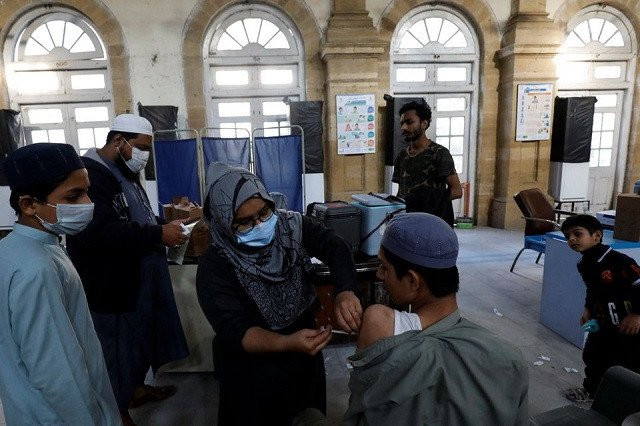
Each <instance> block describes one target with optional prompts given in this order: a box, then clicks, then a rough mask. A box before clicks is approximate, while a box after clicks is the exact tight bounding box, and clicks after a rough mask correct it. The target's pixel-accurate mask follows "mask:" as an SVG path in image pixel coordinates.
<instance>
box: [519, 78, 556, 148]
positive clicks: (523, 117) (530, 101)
mask: <svg viewBox="0 0 640 426" xmlns="http://www.w3.org/2000/svg"><path fill="white" fill-rule="evenodd" d="M552 93H553V84H551V83H541V84H519V85H518V105H517V122H516V140H517V141H542V140H547V139H549V136H550V134H551V102H552V100H553V99H552Z"/></svg>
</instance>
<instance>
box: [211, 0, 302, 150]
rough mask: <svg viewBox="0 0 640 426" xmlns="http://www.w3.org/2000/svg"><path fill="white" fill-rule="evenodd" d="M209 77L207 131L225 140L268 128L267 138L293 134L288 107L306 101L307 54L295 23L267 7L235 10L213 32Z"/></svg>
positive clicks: (218, 20)
mask: <svg viewBox="0 0 640 426" xmlns="http://www.w3.org/2000/svg"><path fill="white" fill-rule="evenodd" d="M203 56H204V76H205V94H206V102H207V104H206V105H207V126H209V127H219V128H222V129H224V130H223V131H222V132H221V135H222V136H223V137H243V136H246V135H247V133H246V132H244V131H237V130H236V129H246V130H247V131H248V132H249V133H251V131H252V130H253V129H256V128H262V127H268V128H273V129H271V130H267V131H265V133H264V134H265V135H266V136H277V135H280V134H289V130H288V129H279V127H282V126H288V125H289V106H288V105H287V104H286V102H284V101H283V99H285V98H287V99H289V100H291V101H296V100H303V99H304V48H303V46H302V38H301V36H300V34H299V33H298V29H297V28H296V27H295V25H294V23H293V22H292V21H291V20H290V19H289V18H288V17H287V16H285V15H284V14H283V13H281V12H280V11H278V10H276V9H274V8H271V7H268V6H263V5H255V4H253V5H242V6H236V7H231V8H229V9H228V10H227V11H225V13H223V14H222V15H221V16H220V17H219V18H218V19H217V20H216V21H215V22H214V23H213V24H212V25H211V27H210V28H209V32H208V35H207V37H206V38H205V45H204V48H203Z"/></svg>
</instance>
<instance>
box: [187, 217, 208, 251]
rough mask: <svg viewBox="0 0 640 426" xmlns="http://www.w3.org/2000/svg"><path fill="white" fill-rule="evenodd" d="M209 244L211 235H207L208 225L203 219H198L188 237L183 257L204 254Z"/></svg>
mask: <svg viewBox="0 0 640 426" xmlns="http://www.w3.org/2000/svg"><path fill="white" fill-rule="evenodd" d="M209 244H211V234H210V233H209V225H207V222H205V221H204V219H200V221H199V222H198V223H196V224H195V226H194V227H193V230H192V231H191V236H190V237H189V244H188V245H187V251H186V252H185V256H196V257H198V256H200V255H202V253H204V252H205V250H206V249H207V247H209Z"/></svg>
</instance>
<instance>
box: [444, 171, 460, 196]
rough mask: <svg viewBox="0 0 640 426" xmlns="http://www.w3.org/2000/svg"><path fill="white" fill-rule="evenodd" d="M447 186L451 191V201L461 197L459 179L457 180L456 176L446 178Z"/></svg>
mask: <svg viewBox="0 0 640 426" xmlns="http://www.w3.org/2000/svg"><path fill="white" fill-rule="evenodd" d="M447 185H449V189H451V199H452V200H456V199H458V198H461V197H462V186H461V185H460V179H458V175H457V174H454V175H449V176H447Z"/></svg>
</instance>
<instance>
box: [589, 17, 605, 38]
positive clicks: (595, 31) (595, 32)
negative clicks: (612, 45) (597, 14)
mask: <svg viewBox="0 0 640 426" xmlns="http://www.w3.org/2000/svg"><path fill="white" fill-rule="evenodd" d="M588 22H589V30H590V32H591V40H598V39H599V38H600V32H601V31H602V25H603V24H604V19H602V18H591V19H589V21H588Z"/></svg>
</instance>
